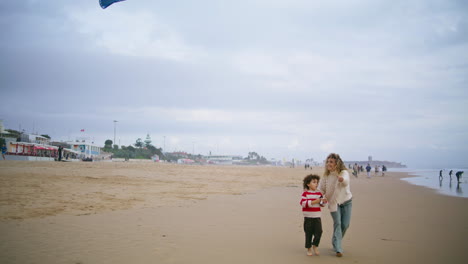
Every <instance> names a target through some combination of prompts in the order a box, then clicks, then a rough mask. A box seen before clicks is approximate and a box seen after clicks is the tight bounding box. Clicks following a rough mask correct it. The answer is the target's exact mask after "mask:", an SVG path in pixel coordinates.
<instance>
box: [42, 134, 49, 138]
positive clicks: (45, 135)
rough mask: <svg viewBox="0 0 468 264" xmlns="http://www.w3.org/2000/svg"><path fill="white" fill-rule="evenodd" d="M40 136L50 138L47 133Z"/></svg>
mask: <svg viewBox="0 0 468 264" xmlns="http://www.w3.org/2000/svg"><path fill="white" fill-rule="evenodd" d="M41 137H45V138H48V139H50V136H49V135H47V134H44V135H41Z"/></svg>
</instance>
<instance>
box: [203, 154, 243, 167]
mask: <svg viewBox="0 0 468 264" xmlns="http://www.w3.org/2000/svg"><path fill="white" fill-rule="evenodd" d="M204 158H205V159H206V161H207V162H208V163H210V164H219V165H233V164H241V163H242V160H243V159H242V156H229V155H210V156H205V157H204Z"/></svg>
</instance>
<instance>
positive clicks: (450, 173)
mask: <svg viewBox="0 0 468 264" xmlns="http://www.w3.org/2000/svg"><path fill="white" fill-rule="evenodd" d="M452 173H453V170H450V171H449V176H450V180H452Z"/></svg>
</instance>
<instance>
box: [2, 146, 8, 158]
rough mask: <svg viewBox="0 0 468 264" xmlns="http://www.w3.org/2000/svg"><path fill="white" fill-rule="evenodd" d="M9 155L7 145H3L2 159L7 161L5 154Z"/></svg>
mask: <svg viewBox="0 0 468 264" xmlns="http://www.w3.org/2000/svg"><path fill="white" fill-rule="evenodd" d="M6 153H7V147H6V146H5V144H3V145H2V158H3V160H5V154H6Z"/></svg>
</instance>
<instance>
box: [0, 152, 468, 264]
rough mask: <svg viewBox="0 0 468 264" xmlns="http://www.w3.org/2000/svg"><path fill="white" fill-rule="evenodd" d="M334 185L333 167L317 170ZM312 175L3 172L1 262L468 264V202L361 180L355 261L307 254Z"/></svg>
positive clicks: (162, 170) (181, 170) (191, 170)
mask: <svg viewBox="0 0 468 264" xmlns="http://www.w3.org/2000/svg"><path fill="white" fill-rule="evenodd" d="M314 172H316V173H318V174H319V175H321V174H322V168H314ZM308 173H311V171H310V170H307V171H305V170H304V168H295V169H291V168H278V167H236V166H184V165H171V164H158V163H123V162H122V163H104V162H102V163H98V162H96V163H58V162H12V161H2V162H0V232H1V234H2V235H1V238H0V263H73V264H76V263H82V264H84V263H180V264H182V263H310V262H311V261H313V262H315V261H317V262H321V263H394V262H400V263H466V262H467V261H468V251H467V250H466V249H467V248H468V246H467V241H468V239H467V238H468V210H466V208H468V199H466V198H460V197H449V196H443V195H440V194H437V193H436V192H435V191H433V190H430V189H427V188H425V187H420V186H414V185H410V184H409V183H407V182H404V181H401V180H399V178H400V177H404V176H407V175H406V174H404V173H396V172H389V173H388V176H387V175H386V176H385V177H375V178H372V179H366V178H365V176H364V174H361V175H360V177H359V178H357V179H356V178H353V179H352V182H351V184H352V185H351V189H352V192H353V195H354V198H353V216H352V220H351V226H350V229H349V231H348V233H347V234H346V237H345V239H344V244H343V247H344V250H345V252H344V254H345V255H344V257H343V258H337V257H335V256H334V253H333V252H332V251H331V242H330V241H331V234H332V228H331V226H332V221H331V217H330V215H329V212H328V209H324V211H323V216H322V221H323V229H324V233H323V236H322V241H321V245H320V250H321V256H313V257H308V256H306V254H305V249H304V241H303V240H304V234H303V230H302V221H303V220H302V212H301V209H300V205H299V200H300V195H301V192H302V188H301V181H302V178H303V177H304V176H305V175H306V174H308Z"/></svg>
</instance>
